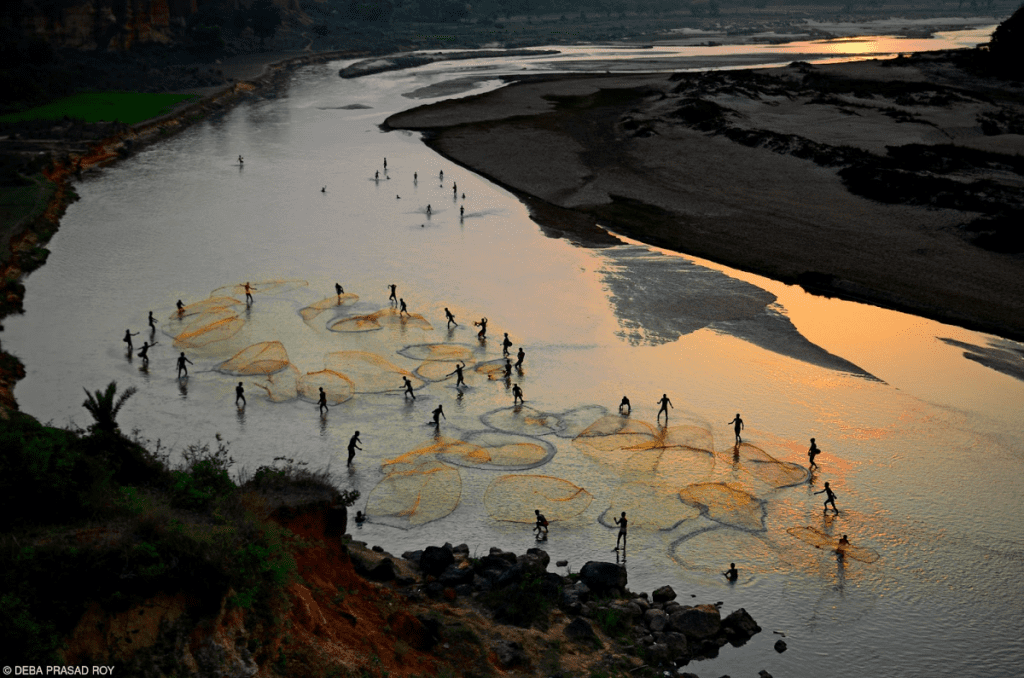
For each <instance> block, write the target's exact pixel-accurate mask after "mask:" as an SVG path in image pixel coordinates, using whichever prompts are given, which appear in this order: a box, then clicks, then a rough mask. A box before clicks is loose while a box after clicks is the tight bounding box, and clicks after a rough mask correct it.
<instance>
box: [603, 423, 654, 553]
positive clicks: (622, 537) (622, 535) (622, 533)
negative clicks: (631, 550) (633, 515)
mask: <svg viewBox="0 0 1024 678" xmlns="http://www.w3.org/2000/svg"><path fill="white" fill-rule="evenodd" d="M665 416H668V412H666V413H665ZM615 524H616V525H618V526H619V536H618V537H616V538H615V548H614V549H612V550H613V551H618V550H619V542H620V541H621V542H622V550H623V551H625V550H626V524H627V521H626V512H625V511H623V512H622V517H621V518H616V519H615Z"/></svg>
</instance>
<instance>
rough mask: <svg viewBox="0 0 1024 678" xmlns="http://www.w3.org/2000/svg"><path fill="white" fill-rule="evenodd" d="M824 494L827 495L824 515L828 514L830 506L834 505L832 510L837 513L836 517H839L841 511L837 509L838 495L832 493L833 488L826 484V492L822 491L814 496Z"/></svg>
mask: <svg viewBox="0 0 1024 678" xmlns="http://www.w3.org/2000/svg"><path fill="white" fill-rule="evenodd" d="M822 493H824V494H825V510H824V511H822V512H823V513H827V512H828V505H829V504H832V510H833V511H835V512H836V515H839V509H837V508H836V493H835V492H833V491H832V488H831V487H829V484H828V483H825V489H824V490H822V491H821V492H815V493H814V494H822Z"/></svg>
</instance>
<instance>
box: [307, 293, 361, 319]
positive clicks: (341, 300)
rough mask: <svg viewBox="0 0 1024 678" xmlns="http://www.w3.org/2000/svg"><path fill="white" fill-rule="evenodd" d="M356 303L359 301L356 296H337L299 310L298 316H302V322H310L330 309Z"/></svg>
mask: <svg viewBox="0 0 1024 678" xmlns="http://www.w3.org/2000/svg"><path fill="white" fill-rule="evenodd" d="M357 301H359V295H358V294H348V293H346V294H338V295H335V296H333V297H327V298H326V299H321V300H320V301H318V302H316V303H315V304H310V305H309V306H306V307H305V308H301V309H299V315H301V316H302V319H303V320H312V319H313V318H315V317H317V316H318V315H320V314H321V313H323V312H324V311H328V310H330V309H332V308H339V307H341V306H344V305H346V304H354V303H355V302H357Z"/></svg>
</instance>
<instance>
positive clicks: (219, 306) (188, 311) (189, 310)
mask: <svg viewBox="0 0 1024 678" xmlns="http://www.w3.org/2000/svg"><path fill="white" fill-rule="evenodd" d="M244 305H245V304H244V303H243V302H242V301H240V300H239V299H235V298H233V297H225V296H219V297H210V298H209V299H203V300H201V301H197V302H195V303H192V304H189V305H188V306H184V307H182V309H181V310H180V311H175V312H174V313H172V314H171V315H170V317H168V318H167V319H168V320H182V321H184V320H186V319H188V318H191V317H192V316H197V315H201V314H203V313H212V312H217V311H224V310H228V311H237V308H238V307H240V306H244Z"/></svg>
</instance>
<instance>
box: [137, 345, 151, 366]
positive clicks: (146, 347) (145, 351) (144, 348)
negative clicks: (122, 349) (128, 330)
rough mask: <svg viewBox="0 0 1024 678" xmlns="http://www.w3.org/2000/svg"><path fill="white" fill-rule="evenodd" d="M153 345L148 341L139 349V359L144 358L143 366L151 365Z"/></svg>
mask: <svg viewBox="0 0 1024 678" xmlns="http://www.w3.org/2000/svg"><path fill="white" fill-rule="evenodd" d="M150 346H151V344H150V343H149V342H148V341H144V342H142V348H141V349H139V357H140V358H142V364H143V365H148V364H149V347H150Z"/></svg>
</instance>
